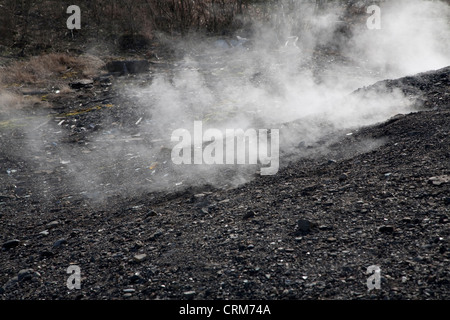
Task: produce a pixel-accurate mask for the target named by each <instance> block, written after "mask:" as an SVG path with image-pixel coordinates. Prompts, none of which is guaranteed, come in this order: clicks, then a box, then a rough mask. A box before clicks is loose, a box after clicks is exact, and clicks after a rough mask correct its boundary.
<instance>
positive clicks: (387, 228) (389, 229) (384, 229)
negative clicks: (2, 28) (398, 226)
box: [378, 226, 394, 233]
mask: <svg viewBox="0 0 450 320" xmlns="http://www.w3.org/2000/svg"><path fill="white" fill-rule="evenodd" d="M378 231H379V232H381V233H392V232H394V227H393V226H382V227H379V228H378Z"/></svg>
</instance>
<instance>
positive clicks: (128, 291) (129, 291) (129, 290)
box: [123, 288, 136, 293]
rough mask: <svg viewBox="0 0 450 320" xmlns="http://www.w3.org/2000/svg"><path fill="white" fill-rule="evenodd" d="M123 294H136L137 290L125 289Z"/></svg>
mask: <svg viewBox="0 0 450 320" xmlns="http://www.w3.org/2000/svg"><path fill="white" fill-rule="evenodd" d="M123 292H125V293H134V292H136V289H133V288H129V289H123Z"/></svg>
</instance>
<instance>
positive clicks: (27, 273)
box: [17, 269, 35, 282]
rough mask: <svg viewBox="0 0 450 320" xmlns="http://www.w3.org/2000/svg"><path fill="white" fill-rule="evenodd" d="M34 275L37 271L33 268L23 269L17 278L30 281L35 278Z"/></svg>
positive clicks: (20, 280)
mask: <svg viewBox="0 0 450 320" xmlns="http://www.w3.org/2000/svg"><path fill="white" fill-rule="evenodd" d="M33 275H35V272H34V270H33V269H22V270H20V271H19V273H18V274H17V280H18V281H19V282H22V281H28V280H31V279H32V278H33Z"/></svg>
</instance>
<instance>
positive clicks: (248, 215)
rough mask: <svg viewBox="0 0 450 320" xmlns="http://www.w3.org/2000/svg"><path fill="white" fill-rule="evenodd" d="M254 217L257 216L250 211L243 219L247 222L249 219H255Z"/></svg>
mask: <svg viewBox="0 0 450 320" xmlns="http://www.w3.org/2000/svg"><path fill="white" fill-rule="evenodd" d="M254 216H255V213H254V212H253V211H248V212H247V213H246V214H245V215H244V216H243V217H242V219H243V220H247V219H250V218H253V217H254Z"/></svg>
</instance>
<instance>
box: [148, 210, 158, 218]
mask: <svg viewBox="0 0 450 320" xmlns="http://www.w3.org/2000/svg"><path fill="white" fill-rule="evenodd" d="M157 215H158V214H157V213H156V211H154V210H150V211H149V212H147V217H156V216H157Z"/></svg>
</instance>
